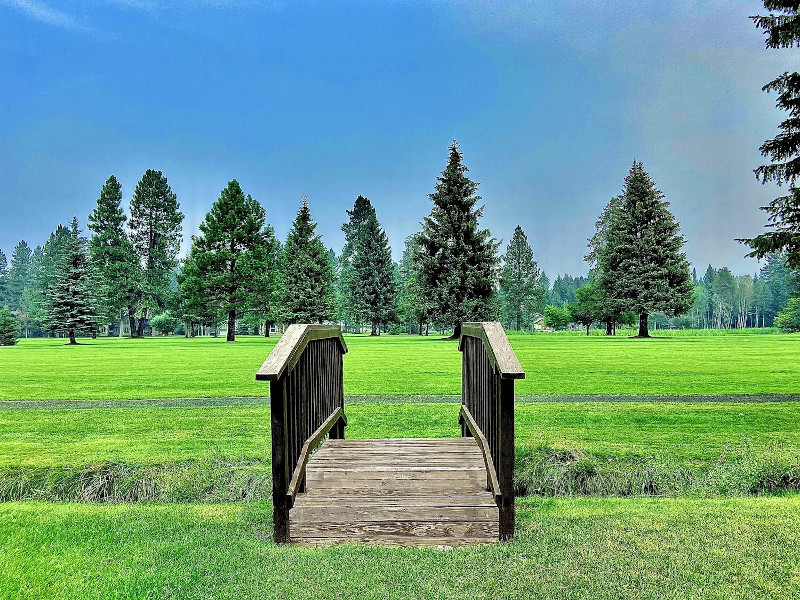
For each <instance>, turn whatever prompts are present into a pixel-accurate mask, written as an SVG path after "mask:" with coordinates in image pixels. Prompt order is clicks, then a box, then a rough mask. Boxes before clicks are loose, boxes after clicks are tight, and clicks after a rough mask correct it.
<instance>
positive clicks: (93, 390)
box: [0, 332, 800, 400]
mask: <svg viewBox="0 0 800 600" xmlns="http://www.w3.org/2000/svg"><path fill="white" fill-rule="evenodd" d="M346 339H347V344H348V347H349V350H350V351H349V353H348V354H347V355H346V356H345V393H346V394H349V395H367V396H396V395H401V396H408V395H449V394H458V393H460V390H461V387H460V386H461V374H460V368H461V367H460V365H461V362H460V361H461V358H460V353H459V352H458V344H457V342H456V341H454V340H445V339H441V338H438V337H435V336H431V337H428V338H424V337H418V336H389V335H383V336H380V337H378V338H370V337H369V336H346ZM510 339H511V344H512V346H513V347H514V350H515V351H516V353H517V356H518V357H519V359H520V362H521V363H522V366H523V368H524V369H525V371H526V374H527V377H526V379H525V380H524V381H521V382H519V383H518V384H517V393H518V394H519V395H522V396H525V395H544V396H549V395H552V396H563V395H609V394H610V395H637V394H645V395H662V394H663V395H682V396H683V395H719V394H796V393H799V392H800V386H798V381H800V336H797V335H780V334H760V335H759V334H749V335H748V334H736V333H730V334H728V335H715V336H711V335H697V336H693V337H690V336H679V337H678V336H676V337H663V338H655V339H649V340H639V339H630V338H628V337H625V336H618V337H614V338H606V337H602V336H592V337H586V336H582V335H580V334H578V335H575V334H572V333H566V332H565V333H554V334H534V335H512V336H511V337H510ZM82 342H84V344H85V345H82V346H79V347H68V346H65V345H64V343H63V340H53V339H29V340H21V341H20V343H19V345H18V346H15V347H11V348H0V400H22V399H32V400H51V399H102V400H107V399H134V398H208V397H231V396H266V395H268V389H267V388H268V386H267V385H266V384H263V383H256V382H255V380H254V375H255V372H256V371H257V370H258V367H259V366H261V363H262V362H263V361H264V359H265V358H266V357H267V355H268V354H269V352H270V350H271V349H272V347H273V346H274V344H275V343H276V342H277V338H275V337H272V338H261V337H248V336H241V337H239V338H237V341H236V342H235V343H233V344H228V343H226V342H225V341H224V339H222V338H208V337H206V338H196V339H185V338H182V337H172V338H148V339H141V340H127V339H117V338H110V339H109V338H101V339H97V340H82Z"/></svg>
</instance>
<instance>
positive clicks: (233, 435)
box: [0, 402, 800, 467]
mask: <svg viewBox="0 0 800 600" xmlns="http://www.w3.org/2000/svg"><path fill="white" fill-rule="evenodd" d="M345 410H346V413H347V417H348V426H347V430H346V433H347V436H348V437H351V438H371V437H454V436H458V435H460V429H459V426H458V405H457V404H446V403H432V404H429V403H414V404H399V403H380V404H367V403H364V404H353V405H350V406H346V407H345ZM743 438H747V439H748V440H749V441H750V443H751V444H753V445H754V446H756V447H765V446H768V445H770V444H775V443H778V444H781V443H783V444H791V445H796V446H800V403H797V402H768V403H767V402H765V403H742V402H673V403H657V402H569V403H558V402H535V403H519V404H517V407H516V441H517V446H518V447H530V448H535V447H539V446H547V447H552V448H556V449H571V450H580V451H582V452H586V453H591V454H594V455H597V456H600V457H624V456H630V455H648V454H651V455H665V456H671V457H674V458H676V459H679V460H681V461H683V462H685V463H686V464H691V463H693V462H695V461H712V460H717V459H718V458H719V457H720V455H721V454H722V453H723V452H724V450H725V448H726V447H728V446H731V445H739V444H740V443H741V442H742V439H743ZM268 454H269V408H268V407H266V406H206V407H175V408H151V407H137V408H102V409H58V410H50V409H35V410H5V411H0V467H9V466H16V465H30V466H61V465H65V464H73V465H88V464H94V463H99V462H104V461H111V462H126V463H131V464H143V465H146V464H158V463H163V462H169V461H176V462H177V461H184V460H190V459H194V460H200V459H207V458H213V457H215V456H224V457H226V458H228V459H231V460H256V459H264V458H265V457H267V456H268Z"/></svg>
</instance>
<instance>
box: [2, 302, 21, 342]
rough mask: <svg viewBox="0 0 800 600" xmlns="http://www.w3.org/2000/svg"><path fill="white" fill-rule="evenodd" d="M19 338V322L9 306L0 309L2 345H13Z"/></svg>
mask: <svg viewBox="0 0 800 600" xmlns="http://www.w3.org/2000/svg"><path fill="white" fill-rule="evenodd" d="M18 339H19V323H17V320H16V319H15V318H14V317H13V315H12V314H11V312H9V310H8V308H3V309H2V310H0V346H13V345H14V344H16V343H17V340H18Z"/></svg>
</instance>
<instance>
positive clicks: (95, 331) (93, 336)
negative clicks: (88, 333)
mask: <svg viewBox="0 0 800 600" xmlns="http://www.w3.org/2000/svg"><path fill="white" fill-rule="evenodd" d="M92 339H93V340H96V339H97V329H95V328H94V327H92Z"/></svg>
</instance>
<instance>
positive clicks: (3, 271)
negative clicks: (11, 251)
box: [0, 250, 8, 307]
mask: <svg viewBox="0 0 800 600" xmlns="http://www.w3.org/2000/svg"><path fill="white" fill-rule="evenodd" d="M7 293H8V260H7V259H6V255H5V254H4V253H3V251H2V250H0V307H3V306H5V305H6V304H7V303H8V300H7V298H6V295H7Z"/></svg>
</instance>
